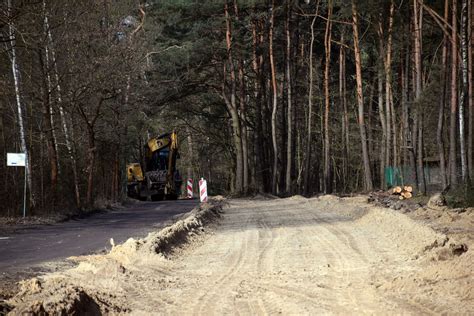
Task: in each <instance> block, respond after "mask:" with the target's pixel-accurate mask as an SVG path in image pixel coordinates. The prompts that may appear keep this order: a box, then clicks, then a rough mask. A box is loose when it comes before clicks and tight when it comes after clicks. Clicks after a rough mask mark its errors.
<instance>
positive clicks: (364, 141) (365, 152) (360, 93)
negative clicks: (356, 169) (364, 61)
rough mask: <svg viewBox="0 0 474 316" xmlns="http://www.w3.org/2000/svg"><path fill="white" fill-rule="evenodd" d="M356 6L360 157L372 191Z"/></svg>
mask: <svg viewBox="0 0 474 316" xmlns="http://www.w3.org/2000/svg"><path fill="white" fill-rule="evenodd" d="M357 14H358V13H357V7H356V3H355V0H352V30H353V33H354V54H355V66H356V82H357V105H358V123H359V130H360V139H361V142H362V159H363V162H364V180H365V181H364V189H365V190H366V191H372V190H373V185H372V173H371V170H370V160H369V153H368V150H367V132H366V130H365V120H364V95H363V89H362V65H361V58H360V48H359V22H358V16H357Z"/></svg>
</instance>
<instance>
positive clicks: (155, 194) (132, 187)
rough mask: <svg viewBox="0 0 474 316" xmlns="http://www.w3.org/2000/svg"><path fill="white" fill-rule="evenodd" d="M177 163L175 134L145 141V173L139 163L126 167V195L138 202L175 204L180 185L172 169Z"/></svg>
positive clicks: (175, 172) (176, 137) (179, 178)
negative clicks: (149, 201) (148, 200)
mask: <svg viewBox="0 0 474 316" xmlns="http://www.w3.org/2000/svg"><path fill="white" fill-rule="evenodd" d="M177 159H179V154H178V136H177V134H176V132H172V133H166V134H163V135H160V136H158V137H153V138H151V139H149V140H148V142H147V144H146V145H145V166H144V170H145V172H143V169H142V166H141V165H140V164H139V163H129V164H127V195H128V196H129V197H131V198H135V199H139V200H142V201H144V200H146V199H147V198H148V196H150V199H151V200H152V201H160V200H163V199H167V200H176V199H177V198H178V196H179V195H180V194H181V185H182V183H183V180H182V178H181V175H180V174H179V170H178V169H176V161H177Z"/></svg>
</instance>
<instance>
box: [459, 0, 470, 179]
mask: <svg viewBox="0 0 474 316" xmlns="http://www.w3.org/2000/svg"><path fill="white" fill-rule="evenodd" d="M467 2H468V0H462V4H461V73H462V88H461V96H460V98H459V142H460V144H461V174H462V180H463V182H464V183H466V182H467V180H468V170H467V155H466V135H465V131H464V129H465V123H464V104H465V101H466V98H467V97H468V96H467V93H468V73H467V67H468V60H467V51H468V49H467V47H468V39H467V15H468V11H467Z"/></svg>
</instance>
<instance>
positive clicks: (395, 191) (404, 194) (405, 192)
mask: <svg viewBox="0 0 474 316" xmlns="http://www.w3.org/2000/svg"><path fill="white" fill-rule="evenodd" d="M390 193H391V194H392V195H398V196H399V199H400V200H404V199H409V198H411V197H412V196H413V187H412V186H411V185H405V186H403V187H400V186H396V187H393V188H392V189H390Z"/></svg>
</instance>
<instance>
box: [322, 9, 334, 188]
mask: <svg viewBox="0 0 474 316" xmlns="http://www.w3.org/2000/svg"><path fill="white" fill-rule="evenodd" d="M331 15H332V2H331V0H329V2H328V18H327V22H326V32H325V36H324V48H325V62H324V193H326V194H327V193H331V192H332V180H331V160H330V159H331V157H330V156H329V152H330V150H329V149H330V145H329V138H330V137H329V107H330V99H329V98H330V95H329V70H330V65H331V33H332V32H331V28H332V23H331Z"/></svg>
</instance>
